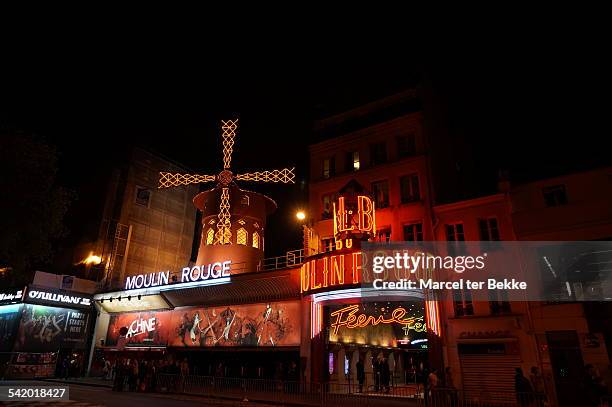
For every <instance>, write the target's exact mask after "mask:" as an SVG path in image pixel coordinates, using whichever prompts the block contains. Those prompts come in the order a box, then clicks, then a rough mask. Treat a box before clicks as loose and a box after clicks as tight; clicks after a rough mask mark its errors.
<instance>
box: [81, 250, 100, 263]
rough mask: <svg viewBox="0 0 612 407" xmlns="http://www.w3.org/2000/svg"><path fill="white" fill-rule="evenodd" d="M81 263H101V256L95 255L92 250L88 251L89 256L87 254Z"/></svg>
mask: <svg viewBox="0 0 612 407" xmlns="http://www.w3.org/2000/svg"><path fill="white" fill-rule="evenodd" d="M83 263H85V264H94V265H98V264H100V263H102V257H100V256H95V255H94V254H93V252H89V256H87V257H86V258H85V260H83Z"/></svg>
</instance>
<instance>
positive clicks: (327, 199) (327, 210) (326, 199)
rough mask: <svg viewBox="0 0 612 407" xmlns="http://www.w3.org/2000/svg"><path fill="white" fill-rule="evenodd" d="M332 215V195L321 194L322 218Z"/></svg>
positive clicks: (328, 217)
mask: <svg viewBox="0 0 612 407" xmlns="http://www.w3.org/2000/svg"><path fill="white" fill-rule="evenodd" d="M331 217H332V195H331V194H325V195H323V213H322V214H321V218H322V219H331Z"/></svg>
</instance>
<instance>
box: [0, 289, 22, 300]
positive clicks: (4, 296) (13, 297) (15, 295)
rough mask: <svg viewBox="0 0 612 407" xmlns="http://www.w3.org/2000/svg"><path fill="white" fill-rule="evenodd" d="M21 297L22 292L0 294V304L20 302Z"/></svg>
mask: <svg viewBox="0 0 612 407" xmlns="http://www.w3.org/2000/svg"><path fill="white" fill-rule="evenodd" d="M21 297H23V290H17V291H16V292H14V293H10V294H9V293H0V302H11V301H20V300H21Z"/></svg>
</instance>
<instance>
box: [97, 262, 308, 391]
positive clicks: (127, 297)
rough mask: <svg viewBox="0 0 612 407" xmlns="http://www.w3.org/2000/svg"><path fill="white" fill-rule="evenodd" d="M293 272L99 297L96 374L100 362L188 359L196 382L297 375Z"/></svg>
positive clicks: (298, 330)
mask: <svg viewBox="0 0 612 407" xmlns="http://www.w3.org/2000/svg"><path fill="white" fill-rule="evenodd" d="M298 272H299V270H298V269H286V270H280V271H272V272H261V273H252V274H250V273H242V274H237V275H231V274H230V275H231V278H228V279H227V280H224V281H223V282H219V281H214V279H213V280H209V281H208V280H203V281H201V282H200V283H199V284H198V283H197V282H196V284H192V285H189V286H185V285H183V284H182V283H181V282H177V283H175V284H172V283H169V284H167V285H161V286H158V287H153V288H151V287H149V288H146V291H142V289H137V290H125V291H121V292H112V293H104V294H99V295H97V296H96V305H97V307H98V309H99V311H100V315H101V316H100V319H99V320H100V321H101V322H100V323H99V325H98V327H97V330H96V332H97V333H96V339H97V340H96V345H97V347H96V350H95V352H94V355H93V358H92V359H93V360H92V370H93V374H96V370H97V369H99V368H100V366H103V363H104V361H105V360H110V361H111V363H113V362H114V361H115V360H117V359H124V360H125V359H138V360H152V361H157V363H162V362H163V363H171V364H175V363H176V364H181V363H182V364H183V365H184V363H183V362H185V361H186V362H187V364H188V369H189V373H190V374H195V375H201V376H222V377H248V378H265V379H273V378H278V377H282V376H286V375H287V372H288V371H291V372H293V370H294V369H295V370H296V371H297V366H298V365H299V362H300V360H299V346H300V343H301V339H302V338H301V309H302V304H301V302H300V299H299V286H298V284H299V283H298V281H299V279H298V277H297V276H298V274H297V273H298ZM226 277H227V276H226ZM170 281H171V280H170ZM206 281H208V282H206ZM192 283H193V282H192ZM139 290H140V291H139ZM111 300H112V301H111ZM291 374H294V373H291ZM296 379H297V377H296Z"/></svg>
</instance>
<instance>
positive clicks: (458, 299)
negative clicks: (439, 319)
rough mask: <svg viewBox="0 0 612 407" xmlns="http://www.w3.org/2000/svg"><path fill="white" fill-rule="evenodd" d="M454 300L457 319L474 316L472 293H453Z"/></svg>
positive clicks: (467, 291) (466, 291)
mask: <svg viewBox="0 0 612 407" xmlns="http://www.w3.org/2000/svg"><path fill="white" fill-rule="evenodd" d="M453 300H454V301H453V306H454V308H455V316H456V317H463V316H466V315H474V305H473V304H472V293H470V290H463V291H459V290H455V291H453Z"/></svg>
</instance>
